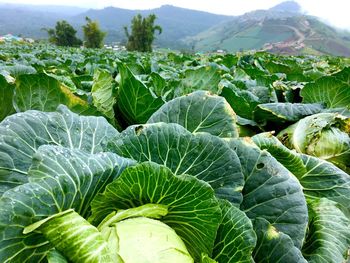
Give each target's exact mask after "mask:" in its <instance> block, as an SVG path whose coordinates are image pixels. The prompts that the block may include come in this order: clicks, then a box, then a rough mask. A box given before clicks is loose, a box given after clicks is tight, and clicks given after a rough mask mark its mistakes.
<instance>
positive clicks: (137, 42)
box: [45, 14, 162, 52]
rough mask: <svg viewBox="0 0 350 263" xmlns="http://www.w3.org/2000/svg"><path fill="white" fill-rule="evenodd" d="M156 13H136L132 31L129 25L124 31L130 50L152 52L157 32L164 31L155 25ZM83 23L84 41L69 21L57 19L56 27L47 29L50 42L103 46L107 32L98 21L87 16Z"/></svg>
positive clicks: (132, 21)
mask: <svg viewBox="0 0 350 263" xmlns="http://www.w3.org/2000/svg"><path fill="white" fill-rule="evenodd" d="M156 19H157V17H156V15H154V14H151V15H149V16H147V17H142V16H141V15H140V14H138V15H136V16H135V17H134V18H133V19H132V20H131V31H130V32H129V28H128V27H127V26H125V27H124V33H125V36H126V38H127V43H126V49H127V50H128V51H140V52H151V51H152V44H153V42H154V40H155V33H156V32H158V34H161V33H162V28H161V27H160V26H159V25H155V20H156ZM85 20H86V24H85V25H83V33H84V42H83V41H82V40H81V39H79V38H78V37H77V36H76V33H77V31H76V30H75V29H74V28H73V26H72V25H70V24H69V23H68V22H67V21H65V20H62V21H57V23H56V26H55V28H49V29H45V30H46V31H47V33H48V35H49V42H50V43H53V44H55V45H57V46H69V47H78V46H81V45H84V46H85V47H87V48H101V47H103V43H104V38H105V37H106V35H107V33H106V32H103V31H102V30H101V29H100V26H99V23H98V22H97V21H93V20H91V19H90V18H89V17H86V18H85Z"/></svg>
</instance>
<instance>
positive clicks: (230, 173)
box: [109, 123, 243, 204]
mask: <svg viewBox="0 0 350 263" xmlns="http://www.w3.org/2000/svg"><path fill="white" fill-rule="evenodd" d="M109 150H110V151H111V152H115V153H117V154H118V155H120V156H124V157H127V158H131V159H134V160H136V161H138V162H144V161H152V162H155V163H158V164H163V165H165V166H167V167H169V168H170V169H171V170H172V172H173V173H174V174H175V175H181V174H188V175H192V176H194V177H196V178H198V179H200V180H204V181H206V182H208V183H209V184H210V185H211V186H212V187H213V189H214V190H215V192H216V194H217V195H218V196H219V197H222V198H225V199H228V200H230V201H231V202H234V203H236V204H239V203H240V202H241V198H242V195H241V190H242V187H243V175H242V172H241V167H240V162H239V159H238V157H237V155H236V153H235V152H234V151H232V150H231V149H230V147H229V146H228V145H227V144H226V143H225V142H224V141H223V140H222V139H220V138H218V137H216V136H212V135H210V134H208V133H197V134H192V133H190V132H189V131H187V130H186V129H185V128H183V127H182V126H180V125H178V124H174V123H173V124H166V123H155V124H146V125H139V126H136V125H135V126H130V127H129V128H127V129H126V130H125V131H123V132H122V133H120V135H119V138H118V140H114V141H113V142H111V143H110V147H109Z"/></svg>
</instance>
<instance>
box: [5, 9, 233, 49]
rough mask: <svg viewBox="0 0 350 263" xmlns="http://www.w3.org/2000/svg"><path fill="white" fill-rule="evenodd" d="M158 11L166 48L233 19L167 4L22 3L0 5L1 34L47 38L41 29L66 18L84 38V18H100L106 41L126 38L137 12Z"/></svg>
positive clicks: (158, 42)
mask: <svg viewBox="0 0 350 263" xmlns="http://www.w3.org/2000/svg"><path fill="white" fill-rule="evenodd" d="M139 13H140V14H142V15H143V16H146V15H149V14H151V13H153V14H156V16H157V20H156V23H157V24H159V25H161V27H162V28H163V33H162V34H161V35H160V36H157V39H156V45H158V46H161V47H167V48H176V49H181V48H186V47H187V46H186V45H185V42H183V41H180V40H181V39H183V38H185V37H189V36H195V35H196V34H199V33H200V32H202V31H204V30H207V29H209V28H210V27H212V26H214V25H216V24H218V23H221V22H224V21H229V20H231V19H232V17H230V16H224V15H215V14H211V13H207V12H202V11H197V10H190V9H185V8H179V7H175V6H171V5H164V6H161V7H160V8H155V9H149V10H128V9H121V8H115V7H107V8H104V9H90V10H86V9H80V8H74V7H65V6H35V5H20V4H0V35H4V34H8V33H11V34H13V35H23V36H26V37H33V38H46V37H47V33H46V32H45V31H43V30H42V28H48V27H54V26H55V24H56V21H58V20H63V19H64V20H67V21H68V22H69V23H71V24H72V25H73V26H74V27H75V28H76V29H77V31H78V36H79V37H82V29H81V26H82V25H83V24H85V17H86V16H88V17H90V18H91V19H93V20H98V21H99V23H100V25H101V28H102V30H104V31H107V33H108V34H107V37H106V42H107V43H111V42H119V41H123V40H125V35H124V30H123V27H124V26H127V25H130V21H131V19H132V18H133V17H134V16H135V15H137V14H139Z"/></svg>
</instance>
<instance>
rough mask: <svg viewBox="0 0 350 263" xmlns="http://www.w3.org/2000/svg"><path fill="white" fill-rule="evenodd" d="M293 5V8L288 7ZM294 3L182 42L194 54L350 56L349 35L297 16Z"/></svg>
mask: <svg viewBox="0 0 350 263" xmlns="http://www.w3.org/2000/svg"><path fill="white" fill-rule="evenodd" d="M291 5H292V6H291ZM299 10H300V8H298V5H297V4H296V3H294V5H293V2H286V3H282V4H281V5H278V6H276V7H274V8H271V9H269V10H257V11H253V12H249V13H246V14H244V15H242V16H238V17H235V18H233V19H232V20H231V21H228V22H224V23H221V24H219V25H216V26H214V27H212V28H210V29H208V30H206V31H204V32H201V33H200V34H198V35H196V36H195V37H190V38H186V39H185V43H186V44H187V45H191V46H193V47H194V49H195V50H196V51H215V50H225V51H228V52H237V51H241V50H250V49H257V50H260V49H263V50H266V51H270V52H275V53H282V54H292V55H297V54H303V53H308V54H310V53H311V54H332V55H338V56H350V33H349V32H341V31H338V30H336V29H334V28H333V27H331V26H329V25H327V24H325V23H323V22H321V21H320V20H319V19H318V18H316V17H312V16H307V15H304V14H302V13H300V11H299Z"/></svg>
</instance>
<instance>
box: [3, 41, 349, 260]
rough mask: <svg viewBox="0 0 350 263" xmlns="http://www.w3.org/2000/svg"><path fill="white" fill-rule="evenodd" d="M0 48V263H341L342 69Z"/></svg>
mask: <svg viewBox="0 0 350 263" xmlns="http://www.w3.org/2000/svg"><path fill="white" fill-rule="evenodd" d="M2 47H3V48H2V49H1V51H0V101H1V103H2V104H3V106H2V111H1V112H0V113H1V118H4V119H3V120H2V121H1V122H0V262H5V263H10V262H38V263H42V262H49V263H56V262H60V263H61V262H62V263H63V262H64V263H66V262H84V263H85V262H98V263H100V262H101V263H109V262H111V263H112V262H113V263H116V262H118V263H119V262H136V263H140V262H142V263H143V262H145V260H148V261H149V262H158V263H163V262H167V263H168V262H169V263H173V262H176V263H177V262H193V261H194V262H199V263H205V262H208V263H209V262H210V263H226V262H227V263H234V262H244V263H248V262H249V263H251V262H257V263H260V262H300V263H305V262H306V260H307V261H309V262H315V263H323V262H327V263H328V262H331V263H338V262H346V261H347V260H348V254H347V253H348V249H349V247H350V236H349V231H348V230H349V225H350V215H349V207H350V175H349V174H348V171H349V165H348V160H349V138H350V137H349V118H350V112H349V106H350V105H349V101H348V96H347V95H348V94H347V89H346V87H348V85H349V83H350V81H349V65H350V60H348V59H345V58H333V57H287V56H285V57H280V56H275V55H272V54H269V53H264V52H257V53H249V54H248V53H243V54H238V55H233V54H229V55H223V54H220V55H217V54H205V55H198V54H197V55H191V54H179V53H175V52H162V53H160V52H155V53H140V52H115V51H111V50H107V49H78V48H58V47H52V46H45V47H43V46H35V45H33V46H30V47H29V46H19V45H16V46H8V45H4V46H2ZM324 83H326V84H327V85H323V84H324ZM331 83H338V84H339V85H330V84H331ZM201 89H204V90H201ZM1 95H2V97H1ZM305 102H307V103H305ZM59 104H65V105H59ZM339 107H341V108H339ZM15 111H16V112H17V113H15ZM92 114H95V115H101V116H103V117H94V116H82V115H92ZM116 128H118V129H120V130H122V129H123V131H120V132H118V131H117V129H116ZM265 131H266V132H265ZM274 131H275V134H277V137H274V136H273V134H274ZM247 135H249V136H251V137H243V138H242V136H247ZM240 136H241V138H240ZM279 139H280V140H281V141H280V140H279ZM282 142H283V143H285V145H286V146H285V145H284V144H283V143H282ZM287 146H288V147H289V148H287ZM337 166H338V167H337ZM73 210H74V211H73Z"/></svg>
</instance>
